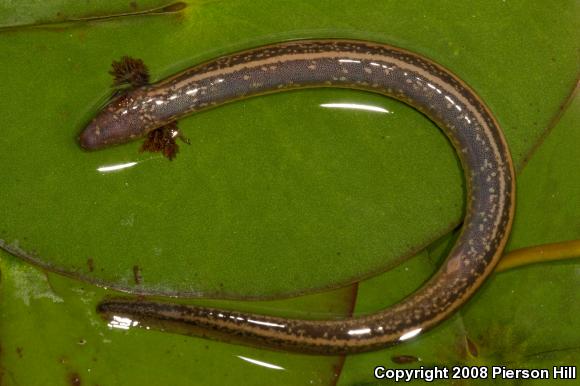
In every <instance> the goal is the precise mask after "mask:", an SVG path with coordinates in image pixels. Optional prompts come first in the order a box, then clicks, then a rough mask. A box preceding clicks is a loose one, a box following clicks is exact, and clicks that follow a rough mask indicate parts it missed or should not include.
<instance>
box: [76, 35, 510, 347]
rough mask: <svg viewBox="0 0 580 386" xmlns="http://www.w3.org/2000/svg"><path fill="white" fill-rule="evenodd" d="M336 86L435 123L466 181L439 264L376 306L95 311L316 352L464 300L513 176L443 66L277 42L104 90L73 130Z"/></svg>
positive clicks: (91, 138)
mask: <svg viewBox="0 0 580 386" xmlns="http://www.w3.org/2000/svg"><path fill="white" fill-rule="evenodd" d="M309 87H342V88H352V89H359V90H365V91H370V92H374V93H379V94H383V95H387V96H390V97H393V98H396V99H399V100H401V101H403V102H405V103H407V104H409V105H411V106H413V107H415V108H416V109H418V110H419V111H421V112H423V113H424V114H425V115H427V116H428V117H429V118H430V119H431V120H433V121H434V122H435V123H437V124H438V125H439V127H441V129H442V131H443V132H444V133H445V134H446V135H447V137H448V138H449V140H450V142H451V143H452V144H453V146H454V147H455V149H456V151H457V154H458V156H459V158H460V160H461V163H462V165H463V168H464V172H465V178H466V182H467V208H466V216H465V220H464V225H463V229H462V231H461V234H460V236H459V238H458V239H457V242H456V244H455V246H454V247H453V249H452V250H451V252H450V254H449V256H448V257H447V259H446V261H445V262H444V263H443V264H442V266H441V268H440V269H439V271H438V272H437V273H436V274H435V275H434V276H433V277H432V278H431V279H430V280H429V281H428V282H427V283H426V284H425V285H424V286H423V287H422V288H420V289H419V290H418V291H416V292H415V293H413V294H412V295H410V296H409V297H407V298H406V299H404V300H403V301H401V302H400V303H398V304H396V305H394V306H392V307H390V308H388V309H385V310H382V311H379V312H377V313H375V314H371V315H366V316H360V317H353V318H348V319H344V320H298V319H286V318H279V317H271V316H265V315H255V314H247V313H241V312H235V311H226V310H216V309H210V308H204V307H194V306H185V305H177V304H171V303H161V302H149V301H142V300H131V299H109V300H105V301H103V302H102V303H101V304H99V306H98V311H99V312H100V313H102V314H103V315H104V316H105V317H112V316H114V315H116V316H125V317H129V318H132V319H136V320H140V321H141V322H142V323H144V324H148V325H150V326H153V327H158V328H164V329H165V330H169V331H177V332H181V333H186V334H195V335H200V336H207V337H213V338H220V339H227V340H231V341H235V342H242V343H250V344H258V345H263V346H267V347H275V348H283V349H288V350H295V351H302V352H308V353H317V354H338V353H353V352H361V351H368V350H372V349H377V348H381V347H384V346H386V345H390V344H395V343H397V342H400V341H403V340H407V339H410V338H412V337H413V336H415V335H417V334H418V333H420V332H423V331H425V330H427V329H429V328H431V327H433V326H434V325H436V324H437V323H439V322H440V321H442V320H443V319H445V318H447V317H448V316H449V315H450V314H451V313H452V312H453V311H455V310H456V309H457V308H459V307H460V306H461V305H462V304H464V303H465V302H466V301H467V300H468V299H469V297H470V296H471V295H472V294H473V293H474V292H475V291H476V290H477V289H478V288H479V287H480V285H481V284H482V283H483V281H484V280H485V279H486V278H487V277H488V276H489V274H490V273H491V272H492V270H493V268H494V267H495V265H496V263H497V261H498V259H499V257H500V256H501V253H502V251H503V248H504V246H505V243H506V241H507V238H508V236H509V232H510V229H511V224H512V221H513V215H514V207H515V203H514V200H515V194H514V192H515V181H514V171H513V166H512V161H511V157H510V153H509V150H508V147H507V144H506V142H505V140H504V137H503V134H502V132H501V130H500V128H499V126H498V123H497V121H496V120H495V119H494V117H493V115H492V114H491V112H490V111H489V109H488V108H487V107H486V106H485V104H484V103H483V102H482V101H481V99H480V98H479V97H478V96H477V95H476V94H475V93H474V92H473V90H471V89H470V88H469V87H468V86H467V85H466V84H465V83H464V82H463V81H461V80H460V79H459V78H457V77H456V76H455V75H453V74H452V73H451V72H449V71H448V70H446V69H444V68H443V67H441V66H439V65H437V64H435V63H433V62H432V61H430V60H429V59H426V58H424V57H422V56H420V55H417V54H415V53H412V52H409V51H405V50H402V49H399V48H395V47H391V46H388V45H384V44H379V43H371V42H363V41H351V40H307V41H296V42H288V43H280V44H275V45H270V46H265V47H260V48H256V49H253V50H249V51H244V52H241V53H237V54H233V55H229V56H225V57H222V58H219V59H216V60H212V61H209V62H206V63H204V64H201V65H198V66H196V67H192V68H191V69H188V70H185V71H183V72H181V73H179V74H176V75H175V76H172V77H170V78H168V79H166V80H162V81H160V82H158V83H156V84H153V85H150V86H144V87H141V88H138V89H135V90H130V91H127V92H126V93H125V94H123V95H121V96H120V97H118V98H117V99H115V100H113V101H111V103H110V104H109V105H108V106H106V107H105V108H104V109H103V110H102V111H101V112H100V113H99V114H98V115H97V116H96V117H95V119H93V121H91V122H90V124H89V125H88V126H87V128H86V129H85V130H84V131H83V133H82V134H81V137H80V143H81V145H82V146H83V147H84V148H86V149H90V150H94V149H100V148H103V147H106V146H109V145H113V144H119V143H123V142H127V141H129V140H132V139H134V138H138V137H142V136H144V135H145V134H146V133H148V132H149V131H151V130H153V129H155V128H157V127H160V126H162V125H164V124H166V123H168V122H171V121H174V120H177V119H180V118H182V117H184V116H186V115H188V114H190V113H192V112H196V111H200V110H203V109H207V108H211V107H215V106H219V105H222V104H225V103H228V102H232V101H235V100H239V99H243V98H247V97H251V96H255V95H263V94H267V93H273V92H279V91H284V90H291V89H299V88H309Z"/></svg>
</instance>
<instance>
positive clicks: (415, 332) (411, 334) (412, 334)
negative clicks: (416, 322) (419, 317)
mask: <svg viewBox="0 0 580 386" xmlns="http://www.w3.org/2000/svg"><path fill="white" fill-rule="evenodd" d="M421 330H422V328H416V329H414V330H411V331H408V332H406V333H404V334H403V335H401V337H400V338H399V340H401V341H402V340H408V339H411V338H413V337H415V336H417V335H419V333H420V332H421Z"/></svg>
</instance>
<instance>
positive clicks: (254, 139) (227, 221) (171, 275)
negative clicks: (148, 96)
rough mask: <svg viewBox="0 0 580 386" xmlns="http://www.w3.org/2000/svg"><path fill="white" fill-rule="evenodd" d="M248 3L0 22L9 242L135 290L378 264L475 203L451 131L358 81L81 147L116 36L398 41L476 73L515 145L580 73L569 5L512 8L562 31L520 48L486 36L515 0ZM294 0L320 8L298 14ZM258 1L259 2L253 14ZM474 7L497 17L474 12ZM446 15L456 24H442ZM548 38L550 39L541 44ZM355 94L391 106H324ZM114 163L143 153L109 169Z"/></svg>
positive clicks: (222, 288) (162, 45)
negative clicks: (144, 137) (2, 29)
mask: <svg viewBox="0 0 580 386" xmlns="http://www.w3.org/2000/svg"><path fill="white" fill-rule="evenodd" d="M242 3H243V2H236V3H235V4H231V3H226V4H223V3H215V2H206V3H191V4H188V6H187V7H185V8H184V9H183V10H181V11H180V12H178V13H177V14H175V13H171V14H159V15H156V16H148V17H145V16H143V17H136V16H126V17H118V18H112V19H111V18H109V19H102V20H95V21H92V22H73V23H65V24H63V25H62V26H61V27H58V28H56V27H55V26H54V25H52V24H51V25H50V26H47V27H45V28H24V29H20V30H16V31H12V32H10V33H7V34H4V35H3V36H2V39H0V46H1V47H2V51H3V52H4V53H5V57H6V58H9V60H7V61H6V63H5V65H4V72H3V74H4V75H3V76H2V79H1V80H2V84H3V88H4V90H6V92H7V93H8V94H9V95H11V96H12V97H11V98H9V99H8V100H6V101H5V103H4V106H3V109H4V111H5V113H4V115H3V117H4V124H5V127H6V130H5V133H4V135H3V136H2V139H0V146H2V148H3V149H10V151H5V152H2V153H1V154H0V163H1V164H2V165H10V167H9V168H3V169H2V171H1V175H0V176H1V178H2V180H3V181H10V183H7V184H6V185H5V187H4V188H3V189H2V190H1V191H0V206H1V211H2V213H3V219H4V222H3V226H2V227H1V228H0V239H1V240H2V242H1V245H3V247H4V248H5V249H7V250H8V251H10V252H12V253H15V254H18V255H19V256H21V257H24V258H26V259H28V260H29V261H32V262H34V263H36V264H39V265H41V266H43V267H45V268H48V269H50V270H53V271H57V272H61V273H64V274H67V275H69V276H73V277H77V278H81V279H83V280H86V281H90V282H94V283H98V284H101V285H104V286H107V287H112V288H117V289H123V290H130V291H133V292H138V293H149V294H152V293H154V294H166V295H167V294H172V295H181V296H201V295H205V296H214V297H229V298H264V297H274V296H287V295H289V294H295V293H300V292H308V291H312V290H319V289H322V288H328V287H334V286H339V285H344V284H347V283H352V282H353V281H355V280H357V279H358V278H361V277H366V276H369V275H372V274H374V273H376V272H380V271H384V270H385V269H387V268H388V267H389V266H392V265H393V264H394V263H396V262H397V261H399V260H400V257H401V256H409V255H410V254H411V253H413V252H414V251H417V250H418V249H420V248H421V247H423V246H426V245H428V244H429V242H431V241H432V240H434V239H436V238H437V237H439V236H441V235H442V234H444V233H445V232H447V231H448V230H449V229H450V228H451V227H453V226H454V225H456V224H457V223H458V222H459V220H460V218H461V207H462V204H463V200H462V191H461V186H462V183H461V177H460V176H461V172H460V168H459V166H458V164H457V161H456V159H455V156H454V154H453V151H452V150H451V148H450V146H449V145H448V144H447V142H446V140H445V139H444V137H443V135H442V134H441V133H440V132H439V131H438V130H437V129H436V128H435V127H434V125H433V124H432V123H430V122H429V121H427V120H426V119H425V118H424V117H423V116H422V115H420V114H419V113H417V112H416V111H414V110H412V109H410V108H408V107H406V106H404V105H402V104H401V103H398V102H395V101H392V100H389V99H387V98H383V97H379V96H375V95H370V94H364V93H359V92H347V91H342V90H341V91H336V90H334V91H332V90H330V91H329V90H325V91H320V90H319V91H303V92H295V93H286V94H280V95H276V96H268V97H263V98H256V99H253V100H248V101H243V102H240V103H235V104H231V105H229V106H225V107H222V108H219V109H216V110H213V111H209V112H206V113H202V114H197V115H196V116H193V117H191V118H188V119H185V120H183V122H182V124H181V126H182V128H183V131H184V132H185V133H186V135H187V136H189V137H190V139H191V141H192V145H191V146H189V147H183V148H182V150H181V153H180V154H179V158H178V159H177V160H175V161H174V162H167V161H166V160H165V159H162V158H161V157H159V156H152V155H150V154H139V153H138V152H137V148H138V146H139V144H137V143H133V144H129V145H126V146H119V147H116V148H112V149H107V150H103V151H99V152H94V153H86V152H83V151H81V150H80V148H79V146H78V144H77V143H76V141H75V137H76V135H77V134H78V132H79V131H80V130H81V129H82V127H83V125H84V124H85V123H86V122H87V121H88V120H89V119H90V117H91V116H92V115H93V114H94V113H95V111H96V110H97V109H98V107H99V105H100V103H102V101H103V98H105V97H106V95H107V94H109V93H110V89H109V84H110V82H111V80H110V79H109V76H108V74H107V70H108V67H109V65H110V62H111V60H113V59H116V58H118V57H120V56H122V55H125V54H129V55H133V56H136V57H140V58H142V59H144V60H145V62H146V63H149V65H150V67H151V72H152V74H153V77H154V78H156V79H159V78H161V77H163V76H167V75H170V74H171V73H173V72H174V71H175V70H177V69H182V68H184V67H187V66H189V65H192V64H195V63H198V62H200V61H201V60H204V59H208V58H211V57H214V56H216V55H218V54H219V53H227V52H232V51H235V50H237V49H242V48H248V47H251V46H256V45H260V44H264V43H268V42H273V41H277V40H281V39H288V38H300V37H312V36H341V37H351V38H366V39H371V40H379V41H384V42H389V43H392V44H396V45H402V46H404V47H405V48H409V49H412V50H416V51H419V52H422V53H425V54H427V55H428V56H430V57H432V58H433V59H435V60H436V61H439V62H441V63H442V64H444V65H447V66H448V67H450V68H451V69H452V70H453V71H455V72H457V73H458V74H459V75H460V76H462V77H463V78H464V79H465V80H466V81H467V82H469V83H470V84H472V85H473V86H474V88H475V89H476V90H478V91H479V93H480V94H481V96H482V97H484V99H485V100H486V101H487V102H488V103H489V105H490V106H491V107H492V109H494V110H495V111H496V112H497V114H498V117H499V119H500V121H501V122H502V123H503V126H504V128H505V131H506V135H507V137H508V140H509V142H510V145H511V147H512V149H513V150H514V158H515V160H516V161H520V160H521V159H522V158H523V154H524V153H525V152H526V151H527V150H529V147H530V144H531V143H530V140H533V139H534V138H537V137H539V136H540V135H541V132H542V128H543V127H544V124H545V121H546V118H543V117H544V116H545V115H544V114H543V113H544V112H545V111H553V109H554V108H555V106H556V105H557V103H558V101H559V99H561V97H562V96H563V95H565V94H566V93H567V92H568V91H569V82H570V78H571V77H572V75H573V74H572V73H571V71H569V69H572V68H574V66H575V63H576V58H577V56H576V55H575V53H570V50H569V49H570V47H572V46H573V45H574V43H575V42H574V40H573V37H572V36H571V34H570V33H569V32H570V29H571V28H572V25H571V24H570V23H565V22H561V21H560V22H558V23H553V24H552V23H549V22H548V21H545V20H543V21H542V23H539V21H537V17H538V15H542V17H544V16H545V15H544V14H543V13H540V12H541V10H540V9H535V8H532V9H530V10H527V11H526V12H525V13H523V12H521V13H522V14H518V15H517V19H518V22H519V24H518V25H521V27H519V28H521V31H522V32H521V33H522V36H525V34H524V33H523V30H524V29H526V28H528V27H529V25H533V26H535V28H542V27H543V26H550V28H545V32H543V33H544V34H545V35H547V36H554V38H553V39H547V38H546V37H544V35H542V37H541V38H536V35H529V36H530V38H529V39H530V40H529V41H526V44H527V45H530V46H534V47H535V50H533V51H529V50H528V51H525V52H522V53H518V55H513V54H512V51H514V50H515V49H516V47H518V48H519V47H520V46H521V42H520V41H512V40H502V41H501V42H500V43H494V45H490V44H487V42H489V41H492V40H493V41H496V42H497V41H498V38H499V37H500V36H503V34H505V33H506V29H507V30H508V31H512V32H511V33H514V34H516V33H520V30H518V29H517V28H518V27H515V26H513V25H512V24H510V23H509V22H511V21H513V20H514V18H516V16H515V15H514V12H515V11H518V9H517V8H516V9H515V10H514V9H512V7H514V6H515V5H514V4H510V5H505V4H502V5H494V6H492V5H487V6H481V7H480V8H478V9H475V10H474V9H472V7H466V6H465V7H463V6H457V5H454V10H453V12H451V13H449V12H448V11H447V10H444V8H440V7H439V6H437V7H434V6H431V8H429V9H430V12H429V13H427V8H426V9H422V10H421V13H419V14H417V12H411V9H405V7H403V8H400V9H399V8H396V7H394V6H393V5H390V4H384V5H382V6H381V7H383V8H382V9H377V5H376V4H375V3H372V5H371V3H368V5H367V6H361V7H357V9H356V12H353V13H352V14H351V16H350V20H349V22H348V24H347V23H346V21H344V20H343V19H342V13H340V10H341V9H342V8H343V7H341V6H340V5H339V4H335V5H334V6H333V7H332V10H328V12H324V11H325V10H324V8H323V7H312V6H311V4H310V3H309V2H293V3H292V4H287V3H284V4H276V5H275V6H273V5H271V4H270V3H267V4H261V3H256V2H247V4H245V5H244V6H243V7H242ZM345 6H346V5H345ZM300 10H303V11H306V10H308V13H309V14H320V15H321V17H320V18H316V20H314V19H313V18H310V17H303V18H297V19H294V18H287V17H284V15H286V14H290V13H297V14H303V13H304V12H299V11H300ZM520 11H521V10H520ZM75 12H76V11H75ZM114 12H118V10H113V13H114ZM385 14H387V15H389V17H388V18H384V17H383V15H385ZM234 15H235V16H236V17H234ZM244 15H248V17H249V15H251V16H252V17H253V18H256V19H259V20H264V22H263V23H260V24H256V25H255V27H254V28H247V22H248V20H247V19H245V18H244ZM395 15H398V16H395ZM563 15H564V16H566V13H565V12H564V13H563ZM563 15H559V16H558V17H559V18H560V19H561V18H563V17H564V16H563ZM266 16H268V17H266ZM379 16H380V17H379ZM427 16H429V17H427ZM571 16H573V15H572V14H570V15H569V17H571ZM391 18H392V19H391ZM441 18H444V20H445V23H444V24H445V26H446V27H445V28H442V26H441V25H442V23H441ZM526 18H527V19H526ZM290 19H291V20H290ZM480 19H481V20H486V23H476V24H473V23H466V22H465V20H480ZM390 20H397V23H392V22H390ZM55 21H58V19H55ZM419 21H420V22H419ZM353 23H354V25H358V27H357V28H354V27H353ZM244 26H246V27H244ZM346 26H349V28H346ZM353 28H354V30H353ZM510 28H511V29H510ZM411 30H412V31H413V33H412V34H411V33H409V32H408V31H411ZM436 30H442V31H445V32H441V33H440V34H439V39H437V40H436V41H434V40H433V39H432V35H433V33H434V32H433V31H436ZM381 31H382V32H381ZM136 35H138V36H139V39H135V36H136ZM482 36H485V39H481V37H482ZM566 36H569V38H566ZM218 41H219V42H222V43H220V44H217V43H216V42H218ZM554 41H558V42H559V43H558V44H554V43H553V42H554ZM177 42H179V43H177ZM216 47H217V48H216ZM426 47H428V49H427V48H426ZM538 50H541V51H542V52H543V55H533V52H536V51H538ZM35 57H36V58H39V57H42V65H41V66H39V65H38V63H37V62H36V61H35V60H34V58H35ZM553 57H557V58H558V60H557V61H553V60H551V58H553ZM37 60H38V59H37ZM524 65H525V66H526V67H525V68H526V71H525V72H523V71H522V66H524ZM13 74H18V75H19V76H13ZM547 85H550V87H548V86H547ZM540 87H541V88H542V90H543V91H542V95H543V98H542V101H541V103H540V102H539V101H538V98H536V97H535V92H536V90H537V89H538V88H540ZM24 90H31V92H23V91H24ZM345 101H348V102H356V103H358V104H370V105H374V106H380V107H382V108H384V109H385V110H387V111H389V112H390V114H377V113H370V112H360V111H355V112H353V111H343V110H340V111H336V110H333V109H326V108H322V107H321V105H326V104H328V103H336V102H345ZM530 106H531V107H530ZM523 128H525V129H523ZM112 165H117V166H118V165H125V166H127V165H130V166H132V167H128V168H125V169H123V170H120V171H116V172H106V171H107V170H109V169H107V167H110V166H112ZM427 197H428V199H426V198H427ZM304 266H308V267H309V270H310V274H309V275H304V272H303V269H304ZM135 267H138V269H139V270H140V272H141V276H142V280H137V281H138V283H137V281H136V280H135V279H134V269H136V268H135Z"/></svg>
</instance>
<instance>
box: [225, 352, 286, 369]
mask: <svg viewBox="0 0 580 386" xmlns="http://www.w3.org/2000/svg"><path fill="white" fill-rule="evenodd" d="M236 356H237V357H238V358H240V359H241V360H243V361H246V362H249V363H252V364H254V365H257V366H262V367H266V368H268V369H273V370H286V369H285V368H284V367H282V366H278V365H274V364H272V363H268V362H263V361H259V360H257V359H252V358H248V357H244V356H241V355H236Z"/></svg>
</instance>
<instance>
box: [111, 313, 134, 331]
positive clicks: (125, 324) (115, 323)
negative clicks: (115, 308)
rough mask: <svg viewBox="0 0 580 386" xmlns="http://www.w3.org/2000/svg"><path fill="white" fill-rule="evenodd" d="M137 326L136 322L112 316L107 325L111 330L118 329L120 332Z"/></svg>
mask: <svg viewBox="0 0 580 386" xmlns="http://www.w3.org/2000/svg"><path fill="white" fill-rule="evenodd" d="M138 324H139V322H138V321H136V320H132V319H129V318H124V317H122V316H117V315H113V317H112V318H111V321H110V322H109V323H107V326H109V327H111V328H119V329H121V330H128V329H129V328H131V327H136V326H137V325H138Z"/></svg>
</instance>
